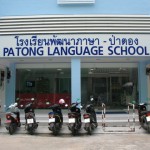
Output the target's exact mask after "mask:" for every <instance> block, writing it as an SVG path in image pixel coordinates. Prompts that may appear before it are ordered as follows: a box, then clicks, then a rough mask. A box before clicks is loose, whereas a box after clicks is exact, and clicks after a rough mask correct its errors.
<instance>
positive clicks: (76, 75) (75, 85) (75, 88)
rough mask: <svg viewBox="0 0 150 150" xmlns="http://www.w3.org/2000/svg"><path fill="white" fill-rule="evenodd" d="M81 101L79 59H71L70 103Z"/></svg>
mask: <svg viewBox="0 0 150 150" xmlns="http://www.w3.org/2000/svg"><path fill="white" fill-rule="evenodd" d="M77 99H80V100H81V65H80V58H72V59H71V102H76V100H77Z"/></svg>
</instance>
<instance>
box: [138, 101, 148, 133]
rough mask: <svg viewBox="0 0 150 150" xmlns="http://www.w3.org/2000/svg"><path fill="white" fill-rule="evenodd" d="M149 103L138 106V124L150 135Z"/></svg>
mask: <svg viewBox="0 0 150 150" xmlns="http://www.w3.org/2000/svg"><path fill="white" fill-rule="evenodd" d="M148 106H150V103H140V104H139V105H138V114H139V122H140V124H141V127H143V128H144V129H145V130H147V131H148V132H149V133H150V107H149V109H148Z"/></svg>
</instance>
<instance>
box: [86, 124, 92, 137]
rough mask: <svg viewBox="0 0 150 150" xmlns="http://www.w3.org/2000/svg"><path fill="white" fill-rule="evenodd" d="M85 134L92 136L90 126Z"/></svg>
mask: <svg viewBox="0 0 150 150" xmlns="http://www.w3.org/2000/svg"><path fill="white" fill-rule="evenodd" d="M87 132H88V134H89V135H91V134H92V129H91V126H89V127H88V129H87Z"/></svg>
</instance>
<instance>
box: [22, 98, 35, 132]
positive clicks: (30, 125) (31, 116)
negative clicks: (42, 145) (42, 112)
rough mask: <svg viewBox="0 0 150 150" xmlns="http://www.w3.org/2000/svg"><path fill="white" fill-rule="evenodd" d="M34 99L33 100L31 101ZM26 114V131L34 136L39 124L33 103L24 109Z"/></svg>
mask: <svg viewBox="0 0 150 150" xmlns="http://www.w3.org/2000/svg"><path fill="white" fill-rule="evenodd" d="M33 100H34V99H33V98H32V99H31V101H33ZM24 112H25V130H27V131H28V133H29V134H31V135H33V134H34V133H35V130H36V129H37V128H38V122H36V118H35V113H34V108H33V103H32V102H31V103H29V104H27V105H26V106H25V108H24Z"/></svg>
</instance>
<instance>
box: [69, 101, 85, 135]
mask: <svg viewBox="0 0 150 150" xmlns="http://www.w3.org/2000/svg"><path fill="white" fill-rule="evenodd" d="M79 104H80V102H76V103H72V104H71V106H70V108H69V111H70V112H69V113H68V118H69V123H68V129H69V130H70V131H71V132H72V134H73V135H76V134H77V133H78V131H79V130H80V129H81V126H82V122H81V110H80V108H78V105H79Z"/></svg>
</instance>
